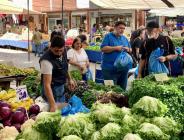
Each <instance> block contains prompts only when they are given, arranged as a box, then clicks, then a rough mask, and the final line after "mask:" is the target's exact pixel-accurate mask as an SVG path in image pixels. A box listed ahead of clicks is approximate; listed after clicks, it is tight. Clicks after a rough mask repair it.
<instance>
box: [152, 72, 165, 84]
mask: <svg viewBox="0 0 184 140" xmlns="http://www.w3.org/2000/svg"><path fill="white" fill-rule="evenodd" d="M154 76H155V80H156V81H158V82H163V81H168V80H169V77H168V76H167V73H160V74H154Z"/></svg>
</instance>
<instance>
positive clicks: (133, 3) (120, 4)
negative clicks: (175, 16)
mask: <svg viewBox="0 0 184 140" xmlns="http://www.w3.org/2000/svg"><path fill="white" fill-rule="evenodd" d="M90 1H91V2H92V3H94V4H95V5H97V6H100V7H102V8H107V9H156V8H168V7H184V0H90Z"/></svg>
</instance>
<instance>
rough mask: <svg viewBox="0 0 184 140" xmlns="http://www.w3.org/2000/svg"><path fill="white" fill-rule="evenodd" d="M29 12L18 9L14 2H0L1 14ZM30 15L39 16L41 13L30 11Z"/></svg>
mask: <svg viewBox="0 0 184 140" xmlns="http://www.w3.org/2000/svg"><path fill="white" fill-rule="evenodd" d="M27 13H28V10H27V9H25V8H22V7H18V6H17V5H15V4H14V3H13V2H11V1H8V0H0V14H27ZM29 14H30V15H39V14H42V13H41V12H38V11H35V10H31V9H29Z"/></svg>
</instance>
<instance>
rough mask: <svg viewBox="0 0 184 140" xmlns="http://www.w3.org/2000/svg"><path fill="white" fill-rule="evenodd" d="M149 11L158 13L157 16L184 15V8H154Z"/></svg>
mask: <svg viewBox="0 0 184 140" xmlns="http://www.w3.org/2000/svg"><path fill="white" fill-rule="evenodd" d="M149 12H150V13H154V14H156V16H167V17H176V16H184V8H166V9H152V10H150V11H149Z"/></svg>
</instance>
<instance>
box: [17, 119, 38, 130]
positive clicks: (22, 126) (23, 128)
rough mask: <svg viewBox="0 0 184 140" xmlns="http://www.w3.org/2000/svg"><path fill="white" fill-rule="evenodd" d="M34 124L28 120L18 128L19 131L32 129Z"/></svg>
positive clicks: (31, 120)
mask: <svg viewBox="0 0 184 140" xmlns="http://www.w3.org/2000/svg"><path fill="white" fill-rule="evenodd" d="M34 123H35V121H34V120H33V119H29V120H27V121H25V122H24V123H23V125H21V128H20V129H21V131H24V130H25V129H27V128H29V127H32V126H33V124H34Z"/></svg>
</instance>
